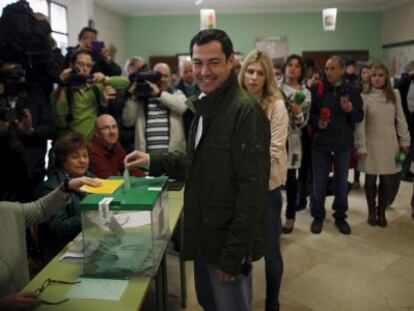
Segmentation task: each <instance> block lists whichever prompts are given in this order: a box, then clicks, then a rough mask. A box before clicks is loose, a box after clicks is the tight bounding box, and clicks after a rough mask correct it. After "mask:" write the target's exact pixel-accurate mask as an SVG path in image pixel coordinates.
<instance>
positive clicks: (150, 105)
mask: <svg viewBox="0 0 414 311" xmlns="http://www.w3.org/2000/svg"><path fill="white" fill-rule="evenodd" d="M154 71H156V72H159V73H160V74H161V82H160V85H159V86H158V85H157V84H155V83H152V82H150V81H146V83H147V84H148V85H149V86H150V87H151V97H150V98H148V99H141V98H135V97H134V96H132V97H131V98H130V99H128V101H127V102H126V104H125V108H124V111H123V114H122V119H123V123H124V125H125V126H134V125H135V148H136V149H138V150H142V151H146V152H155V153H159V152H167V151H170V152H174V151H178V152H185V149H186V142H185V136H184V126H183V119H182V115H183V114H184V112H185V111H186V110H187V106H186V104H185V101H186V97H185V95H184V94H183V92H181V91H180V90H174V89H173V88H172V87H171V70H170V67H169V66H168V65H167V64H165V63H158V64H156V65H155V66H154ZM133 87H137V86H136V85H135V86H133ZM138 87H139V86H138Z"/></svg>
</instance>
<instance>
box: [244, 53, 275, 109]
mask: <svg viewBox="0 0 414 311" xmlns="http://www.w3.org/2000/svg"><path fill="white" fill-rule="evenodd" d="M254 63H259V64H260V65H262V67H263V70H264V72H265V84H264V86H263V94H262V102H261V103H260V104H261V105H262V107H263V109H264V110H265V111H267V110H268V109H269V107H270V104H272V103H274V102H275V101H276V100H278V99H282V100H283V96H282V94H281V92H280V90H279V88H278V87H277V84H276V81H275V76H274V74H273V63H272V60H271V58H270V56H269V55H268V54H267V53H266V52H264V51H260V50H253V51H251V52H250V53H249V54H248V55H247V56H246V58H245V59H244V60H243V64H242V66H241V69H240V73H239V83H240V86H241V87H242V88H244V89H245V90H246V89H247V88H246V85H245V83H244V75H245V74H246V71H247V67H249V65H250V64H254Z"/></svg>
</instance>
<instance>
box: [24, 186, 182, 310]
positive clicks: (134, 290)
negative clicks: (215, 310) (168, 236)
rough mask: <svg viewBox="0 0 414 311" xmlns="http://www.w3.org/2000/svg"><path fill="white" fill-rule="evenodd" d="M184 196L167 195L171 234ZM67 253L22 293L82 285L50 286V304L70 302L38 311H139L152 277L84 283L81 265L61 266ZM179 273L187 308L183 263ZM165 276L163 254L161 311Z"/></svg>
mask: <svg viewBox="0 0 414 311" xmlns="http://www.w3.org/2000/svg"><path fill="white" fill-rule="evenodd" d="M183 193H184V191H183V190H181V191H179V192H169V193H168V194H169V196H168V213H169V223H170V224H169V225H170V229H171V232H172V231H173V230H174V228H175V227H176V225H177V223H178V222H179V221H180V220H181V219H182V209H183ZM181 227H182V226H181ZM67 249H68V247H66V248H65V249H63V250H62V252H61V253H59V254H58V255H57V256H56V257H55V258H54V259H53V260H52V261H51V262H50V263H49V264H48V265H47V266H46V267H45V268H44V269H43V270H42V271H41V272H40V273H39V274H38V275H37V276H36V277H35V278H34V279H33V280H31V281H30V283H29V284H28V285H27V286H26V287H25V288H24V289H23V291H29V292H34V291H35V290H36V289H37V288H39V287H41V286H42V284H43V282H44V281H45V280H46V279H48V278H50V279H56V280H61V281H77V280H81V283H80V284H75V285H55V286H49V287H48V288H47V289H46V290H45V291H44V292H43V293H42V296H41V298H42V299H44V300H47V301H59V300H62V299H65V298H69V300H68V301H66V302H64V303H62V304H59V305H46V304H42V305H40V306H39V307H38V308H36V310H77V311H82V310H85V311H86V310H88V311H89V310H99V311H105V310H108V311H109V310H111V311H112V310H117V311H131V310H139V309H140V307H141V304H142V302H143V300H144V298H145V296H146V293H147V290H148V287H149V285H150V283H151V280H152V278H151V277H144V276H134V277H131V278H130V279H127V280H111V279H100V278H96V279H83V278H81V274H82V268H83V262H82V261H73V262H70V261H65V262H62V261H60V260H59V259H60V258H61V257H62V255H63V254H64V253H65V252H66V251H67ZM180 269H181V273H182V275H181V277H182V280H181V281H182V282H181V285H182V288H181V290H182V293H181V296H182V307H185V299H186V288H185V266H184V263H183V261H182V260H180ZM166 275H167V272H166V262H165V254H164V259H163V260H162V261H161V264H160V267H159V269H158V273H157V276H156V277H155V279H156V295H157V308H158V310H167V309H168V303H167V295H168V286H167V277H166ZM87 297H88V298H87ZM89 297H94V298H95V299H90V298H89Z"/></svg>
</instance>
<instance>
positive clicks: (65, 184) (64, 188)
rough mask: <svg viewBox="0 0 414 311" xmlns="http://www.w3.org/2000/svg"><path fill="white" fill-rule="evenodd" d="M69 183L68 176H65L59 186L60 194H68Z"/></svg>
mask: <svg viewBox="0 0 414 311" xmlns="http://www.w3.org/2000/svg"><path fill="white" fill-rule="evenodd" d="M69 181H70V178H69V176H65V180H64V181H63V184H61V185H60V190H61V191H62V192H64V193H69V192H70V188H69Z"/></svg>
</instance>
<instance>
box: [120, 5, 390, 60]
mask: <svg viewBox="0 0 414 311" xmlns="http://www.w3.org/2000/svg"><path fill="white" fill-rule="evenodd" d="M216 19H217V27H218V28H220V29H223V30H225V31H226V32H227V33H228V34H229V36H230V37H231V39H232V41H233V44H234V49H235V51H237V52H241V53H243V54H246V53H248V52H249V51H250V50H252V49H253V48H254V42H255V39H256V38H259V37H264V36H285V37H287V40H288V47H289V53H299V54H301V53H302V51H304V50H305V51H320V50H366V49H368V50H369V54H370V58H371V59H373V60H376V61H379V60H381V59H382V50H381V43H380V37H381V13H356V12H354V13H350V12H349V13H340V12H339V13H338V16H337V24H336V31H334V32H324V31H323V29H322V17H321V13H272V14H270V13H269V14H217V17H216ZM199 27H200V19H199V16H198V15H179V16H137V17H129V18H128V19H127V27H126V28H127V37H126V38H127V41H128V42H127V53H128V55H139V56H142V57H144V58H145V59H148V57H149V56H151V55H153V56H166V55H175V54H177V53H188V45H189V42H190V40H191V38H192V36H193V35H194V34H195V33H196V32H197V31H198V29H199Z"/></svg>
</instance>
